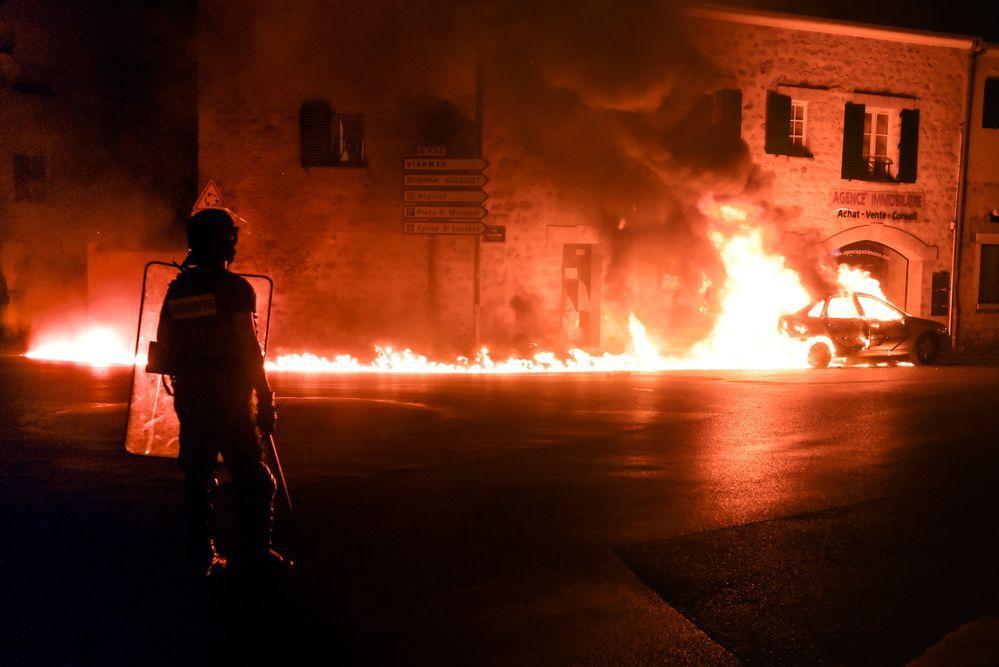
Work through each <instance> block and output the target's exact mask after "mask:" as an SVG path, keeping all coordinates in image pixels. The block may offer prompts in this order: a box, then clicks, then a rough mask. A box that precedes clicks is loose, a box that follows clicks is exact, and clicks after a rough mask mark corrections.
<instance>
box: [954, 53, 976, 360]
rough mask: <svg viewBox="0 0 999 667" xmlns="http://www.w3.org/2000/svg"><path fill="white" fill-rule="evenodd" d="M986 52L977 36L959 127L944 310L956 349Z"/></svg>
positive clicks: (969, 64)
mask: <svg viewBox="0 0 999 667" xmlns="http://www.w3.org/2000/svg"><path fill="white" fill-rule="evenodd" d="M984 51H985V47H984V46H982V41H981V40H980V39H976V40H975V41H974V42H972V44H971V54H970V58H969V59H968V98H967V101H966V104H965V107H964V109H965V111H964V126H963V127H962V128H961V165H960V168H959V170H958V180H957V202H956V203H955V205H954V225H953V227H954V230H953V236H952V241H951V243H952V244H953V245H952V248H953V250H952V252H951V267H950V304H949V306H950V307H949V308H948V309H947V330H948V331H950V345H951V347H952V348H955V349H956V348H957V329H958V322H959V318H958V315H959V313H958V309H959V307H960V301H961V300H960V298H959V294H958V289H960V273H959V271H960V268H961V247H962V246H963V245H964V233H963V230H964V212H965V200H966V199H967V188H966V187H965V182H966V181H967V178H968V144H969V143H970V135H971V122H972V118H971V105H972V103H973V102H974V99H975V67H976V65H977V64H978V56H980V55H981V54H982V53H983V52H984Z"/></svg>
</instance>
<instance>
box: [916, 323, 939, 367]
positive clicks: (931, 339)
mask: <svg viewBox="0 0 999 667" xmlns="http://www.w3.org/2000/svg"><path fill="white" fill-rule="evenodd" d="M939 351H940V339H939V338H938V337H937V335H936V334H933V333H930V332H929V331H927V332H926V333H924V334H923V335H921V336H920V337H919V338H917V339H916V345H915V347H913V349H912V362H913V363H914V364H916V365H917V366H927V365H929V364H932V363H933V362H934V361H935V360H936V358H937V352H939Z"/></svg>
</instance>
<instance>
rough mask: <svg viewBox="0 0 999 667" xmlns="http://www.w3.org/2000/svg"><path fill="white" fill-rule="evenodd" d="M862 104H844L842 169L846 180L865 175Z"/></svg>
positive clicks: (863, 108) (864, 109)
mask: <svg viewBox="0 0 999 667" xmlns="http://www.w3.org/2000/svg"><path fill="white" fill-rule="evenodd" d="M866 111H867V108H866V107H865V106H864V105H863V104H853V103H852V102H847V103H846V111H845V112H844V114H843V168H842V177H843V178H846V179H851V178H863V177H864V174H866V173H867V169H866V165H865V164H864V113H866Z"/></svg>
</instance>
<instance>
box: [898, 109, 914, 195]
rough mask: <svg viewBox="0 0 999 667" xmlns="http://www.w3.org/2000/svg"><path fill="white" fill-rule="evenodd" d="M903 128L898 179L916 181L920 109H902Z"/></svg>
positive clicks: (908, 181) (904, 181)
mask: <svg viewBox="0 0 999 667" xmlns="http://www.w3.org/2000/svg"><path fill="white" fill-rule="evenodd" d="M901 115H902V130H901V132H900V135H899V141H898V181H899V182H901V183H915V182H916V166H917V163H918V162H919V109H902V114H901Z"/></svg>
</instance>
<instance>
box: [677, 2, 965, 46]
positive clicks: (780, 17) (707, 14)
mask: <svg viewBox="0 0 999 667" xmlns="http://www.w3.org/2000/svg"><path fill="white" fill-rule="evenodd" d="M681 12H682V13H683V14H684V15H686V16H690V17H693V18H700V19H708V20H712V21H727V22H729V23H744V24H747V25H762V26H768V27H773V28H785V29H790V30H803V31H806V32H823V33H826V34H831V35H844V36H848V37H863V38H867V39H880V40H885V41H889V42H905V43H907V44H919V45H922V46H939V47H944V48H951V49H973V48H975V47H976V45H979V44H981V43H982V39H981V38H979V37H972V36H970V35H953V34H949V33H937V32H929V31H924V30H914V29H910V28H897V27H892V26H880V25H874V24H871V23H856V22H852V21H840V20H837V19H826V18H821V17H815V16H802V15H799V14H785V13H782V12H772V11H764V10H757V9H744V8H741V7H726V6H722V5H707V4H690V5H687V6H685V7H684V8H683V9H682V10H681Z"/></svg>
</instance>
